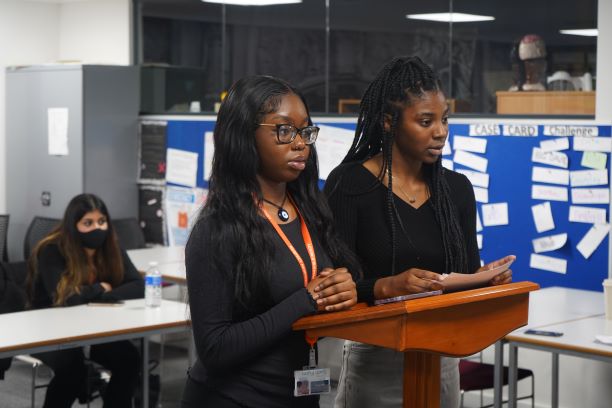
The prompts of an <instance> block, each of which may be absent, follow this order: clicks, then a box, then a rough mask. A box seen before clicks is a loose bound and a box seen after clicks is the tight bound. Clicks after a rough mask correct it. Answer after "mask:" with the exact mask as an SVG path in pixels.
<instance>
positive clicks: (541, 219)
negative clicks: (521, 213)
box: [531, 201, 555, 232]
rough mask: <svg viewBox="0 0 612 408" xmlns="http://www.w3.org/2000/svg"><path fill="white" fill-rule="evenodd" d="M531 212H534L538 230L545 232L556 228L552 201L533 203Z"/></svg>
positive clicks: (534, 220) (534, 221)
mask: <svg viewBox="0 0 612 408" xmlns="http://www.w3.org/2000/svg"><path fill="white" fill-rule="evenodd" d="M531 213H532V214H533V223H534V224H535V227H536V231H538V232H545V231H550V230H553V229H555V220H554V219H553V215H552V210H551V208H550V202H548V201H546V202H545V203H541V204H536V205H532V206H531Z"/></svg>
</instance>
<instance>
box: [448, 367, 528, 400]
mask: <svg viewBox="0 0 612 408" xmlns="http://www.w3.org/2000/svg"><path fill="white" fill-rule="evenodd" d="M459 375H460V380H459V384H460V385H459V388H460V389H461V407H462V408H463V394H464V393H465V392H468V391H480V392H481V394H480V405H481V408H488V407H492V406H493V405H494V404H489V405H482V390H486V389H491V388H494V387H495V384H494V376H495V365H493V364H488V363H482V362H478V361H473V360H465V359H462V360H460V361H459ZM529 377H530V378H531V394H529V395H525V396H522V397H518V398H517V400H522V399H527V398H530V399H531V407H532V408H533V407H534V405H535V387H534V383H535V381H534V375H533V371H531V370H528V369H526V368H519V369H518V372H517V378H518V380H519V381H520V380H522V379H524V378H529ZM502 385H508V367H504V368H503V376H502ZM507 402H508V401H503V403H507Z"/></svg>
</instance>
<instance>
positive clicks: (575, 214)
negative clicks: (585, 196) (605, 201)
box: [568, 205, 606, 224]
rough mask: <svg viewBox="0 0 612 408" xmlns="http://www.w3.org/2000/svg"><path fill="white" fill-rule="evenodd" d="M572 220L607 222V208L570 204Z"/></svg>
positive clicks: (570, 218)
mask: <svg viewBox="0 0 612 408" xmlns="http://www.w3.org/2000/svg"><path fill="white" fill-rule="evenodd" d="M568 218H569V221H570V222H584V223H587V224H605V223H606V209H605V208H596V207H580V206H577V205H572V206H570V209H569V217H568Z"/></svg>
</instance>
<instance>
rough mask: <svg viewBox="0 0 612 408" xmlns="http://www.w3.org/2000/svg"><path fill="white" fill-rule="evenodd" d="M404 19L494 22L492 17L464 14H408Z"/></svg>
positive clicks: (445, 21) (446, 21)
mask: <svg viewBox="0 0 612 408" xmlns="http://www.w3.org/2000/svg"><path fill="white" fill-rule="evenodd" d="M406 18H409V19H412V20H428V21H440V22H443V23H450V22H451V21H452V22H453V23H473V22H475V21H491V20H495V17H492V16H479V15H477V14H465V13H429V14H408V15H406Z"/></svg>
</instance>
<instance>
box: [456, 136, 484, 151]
mask: <svg viewBox="0 0 612 408" xmlns="http://www.w3.org/2000/svg"><path fill="white" fill-rule="evenodd" d="M453 148H454V149H455V150H464V151H466V152H474V153H486V152H487V139H479V138H477V137H467V136H456V135H455V137H454V138H453Z"/></svg>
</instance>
